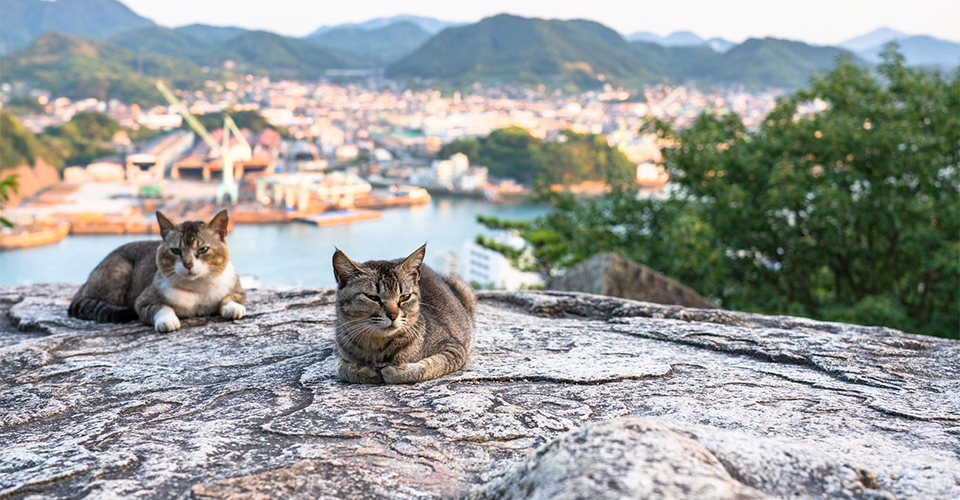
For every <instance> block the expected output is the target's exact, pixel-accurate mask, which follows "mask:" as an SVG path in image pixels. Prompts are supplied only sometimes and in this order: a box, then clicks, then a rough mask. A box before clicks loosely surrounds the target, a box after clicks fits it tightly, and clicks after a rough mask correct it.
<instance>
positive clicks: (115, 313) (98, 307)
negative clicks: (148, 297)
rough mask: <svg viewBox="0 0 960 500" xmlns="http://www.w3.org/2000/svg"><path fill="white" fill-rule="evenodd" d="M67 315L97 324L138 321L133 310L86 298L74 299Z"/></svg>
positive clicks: (138, 317) (137, 316)
mask: <svg viewBox="0 0 960 500" xmlns="http://www.w3.org/2000/svg"><path fill="white" fill-rule="evenodd" d="M68 313H69V314H70V317H73V318H80V319H90V320H93V321H96V322H98V323H126V322H129V321H136V320H138V319H140V316H139V315H138V314H137V311H136V310H135V309H133V308H130V307H124V306H118V305H116V304H111V303H109V302H105V301H103V300H100V299H93V298H86V297H83V298H74V299H73V302H71V303H70V309H69V310H68Z"/></svg>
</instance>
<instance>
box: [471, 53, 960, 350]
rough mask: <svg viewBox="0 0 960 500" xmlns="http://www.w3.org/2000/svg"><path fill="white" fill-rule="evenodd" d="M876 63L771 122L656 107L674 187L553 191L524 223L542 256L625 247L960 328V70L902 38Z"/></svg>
mask: <svg viewBox="0 0 960 500" xmlns="http://www.w3.org/2000/svg"><path fill="white" fill-rule="evenodd" d="M877 71H878V73H879V74H878V76H877V77H874V76H873V75H871V74H870V73H869V72H868V71H867V70H864V69H861V68H859V67H856V66H854V65H852V64H850V63H849V61H845V60H841V61H840V62H839V64H838V66H837V68H836V69H835V70H834V71H832V72H831V73H829V74H827V75H826V76H824V77H822V78H815V79H813V80H812V82H811V85H810V86H809V88H807V89H805V90H802V91H800V92H798V93H796V94H794V95H792V96H789V97H787V98H784V99H782V100H780V101H779V102H778V105H777V106H776V108H775V109H774V110H773V111H772V112H771V113H770V115H769V116H768V117H767V118H766V120H765V122H764V123H763V124H762V125H761V126H760V127H759V129H758V130H749V129H747V128H746V127H744V126H743V124H742V123H741V121H740V119H739V118H738V117H737V116H736V115H726V116H716V115H711V114H704V115H702V116H701V117H700V118H699V119H698V120H696V121H695V123H694V124H693V125H692V126H691V127H690V128H688V129H685V130H681V131H674V130H673V129H672V127H671V125H670V124H668V123H662V122H658V123H654V124H653V125H652V127H653V129H654V130H656V131H657V133H659V134H660V136H661V138H662V139H663V141H664V144H665V147H664V148H663V149H662V152H663V154H664V162H665V165H666V167H667V170H668V172H669V173H670V175H671V178H672V180H673V182H675V183H676V186H677V189H676V190H674V191H673V193H672V194H671V196H670V198H668V199H666V200H659V201H658V200H645V199H639V197H638V192H637V190H636V189H635V188H634V187H632V186H628V185H623V186H621V188H620V189H615V190H614V191H613V192H612V193H610V194H609V195H607V196H605V197H602V198H598V199H594V200H589V201H586V202H583V203H575V202H573V201H572V200H571V199H569V198H565V197H562V196H557V195H553V197H554V200H555V201H556V202H557V204H556V205H555V207H554V208H553V209H552V210H551V212H550V213H549V214H547V215H546V216H544V217H541V218H539V219H537V220H535V221H533V222H532V223H531V224H529V226H528V227H526V228H521V229H520V233H521V235H523V236H524V237H525V238H526V239H527V240H528V241H530V242H531V244H532V246H533V247H534V256H535V257H536V260H537V264H538V266H539V267H540V268H541V269H555V268H563V267H566V266H569V265H572V264H574V263H576V262H579V261H581V260H584V259H586V258H588V257H589V256H591V255H593V254H595V253H599V252H604V251H614V252H617V253H620V254H621V255H623V256H624V257H627V258H631V259H634V260H637V261H639V262H642V263H644V264H647V265H648V266H650V267H653V268H654V269H657V270H659V271H661V272H664V273H666V274H667V275H669V276H671V277H673V278H675V279H678V280H680V281H682V282H684V283H685V284H687V285H689V286H692V287H693V288H694V289H696V290H697V291H699V292H700V293H702V294H705V295H707V296H710V297H712V298H714V299H717V300H718V301H720V302H721V303H722V305H723V306H724V307H726V308H730V309H739V310H746V311H756V312H763V313H773V314H793V315H800V316H808V317H812V318H817V319H823V320H838V321H847V322H853V323H860V324H867V325H883V326H889V327H894V328H899V329H903V330H906V331H910V332H917V333H926V334H933V335H940V336H946V337H953V338H958V337H960V170H958V169H960V71H958V72H957V73H955V74H953V76H952V77H947V76H944V75H942V74H940V73H937V72H927V71H923V70H915V69H910V68H907V67H905V66H904V65H903V59H902V57H901V56H900V55H899V54H897V53H896V50H895V48H890V49H888V50H887V52H886V53H885V54H884V63H883V64H882V65H880V66H879V68H878V70H877ZM814 103H822V105H821V106H820V107H821V108H823V109H821V110H819V111H817V112H812V113H802V112H801V110H803V109H809V107H808V106H807V105H811V104H814ZM488 223H489V225H491V226H492V227H497V226H498V225H499V222H498V221H488ZM545 234H546V235H549V237H544V235H545Z"/></svg>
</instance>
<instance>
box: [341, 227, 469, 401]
mask: <svg viewBox="0 0 960 500" xmlns="http://www.w3.org/2000/svg"><path fill="white" fill-rule="evenodd" d="M425 252H426V246H424V247H421V248H420V249H419V250H417V251H416V252H414V253H413V254H412V255H410V256H409V257H407V258H406V259H402V260H395V261H369V262H365V263H363V264H356V263H354V262H353V261H352V260H350V259H349V258H348V257H347V256H346V255H345V254H344V253H343V252H341V251H340V250H337V252H336V253H335V254H334V256H333V266H334V275H335V276H336V278H337V330H336V353H337V357H338V375H339V376H340V378H341V379H343V380H344V381H346V382H352V383H383V382H385V383H390V384H400V383H414V382H421V381H424V380H431V379H435V378H438V377H442V376H444V375H447V374H449V373H452V372H455V371H457V370H460V369H462V368H463V367H464V365H465V364H466V362H467V358H468V357H469V355H470V352H471V351H472V350H473V343H474V339H473V317H474V314H475V312H476V299H475V298H474V295H473V290H472V289H471V288H470V286H469V285H467V284H466V283H464V282H463V281H461V280H459V279H456V278H452V277H449V276H442V275H439V274H437V273H435V272H433V270H431V269H430V268H429V267H427V266H424V265H423V257H424V254H425Z"/></svg>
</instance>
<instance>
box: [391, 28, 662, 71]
mask: <svg viewBox="0 0 960 500" xmlns="http://www.w3.org/2000/svg"><path fill="white" fill-rule="evenodd" d="M617 40H619V41H617ZM601 74H602V75H604V78H610V77H613V78H615V79H620V78H624V79H625V78H631V79H633V78H638V77H640V78H642V77H653V76H655V75H652V74H649V72H648V71H647V70H646V69H645V68H644V66H643V64H642V62H641V61H640V60H639V59H638V58H637V57H636V56H635V55H634V54H633V53H632V51H631V50H630V49H629V44H627V43H626V41H624V40H623V38H622V37H621V36H620V35H619V34H618V33H616V32H615V31H613V30H611V29H609V28H606V27H605V26H603V25H601V24H599V23H594V22H591V21H557V20H544V19H529V18H523V17H517V16H512V15H508V14H501V15H498V16H494V17H489V18H486V19H483V20H482V21H480V22H478V23H476V24H472V25H469V26H464V27H460V28H449V29H447V30H444V31H443V32H441V33H440V34H438V35H437V36H435V37H433V38H431V39H430V40H429V41H428V42H427V43H425V44H424V45H423V46H422V47H420V48H419V49H417V50H416V51H415V52H414V53H412V54H410V55H409V56H407V57H405V58H403V59H401V60H400V61H397V62H396V63H394V64H393V65H391V66H390V67H388V68H387V75H388V76H392V77H400V78H403V77H421V78H440V79H451V80H458V81H461V82H472V81H474V80H477V81H498V80H502V81H514V82H524V83H540V82H544V81H562V80H570V81H573V82H575V83H577V84H578V85H580V86H587V87H589V86H596V85H597V84H598V83H599V82H598V77H599V75H601Z"/></svg>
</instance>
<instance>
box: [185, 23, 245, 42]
mask: <svg viewBox="0 0 960 500" xmlns="http://www.w3.org/2000/svg"><path fill="white" fill-rule="evenodd" d="M174 31H177V32H180V33H186V34H188V35H191V36H193V37H196V38H199V39H200V40H203V41H204V42H206V43H211V44H214V43H222V42H226V41H227V40H229V39H231V38H234V37H236V36H238V35H241V34H243V33H248V32H249V31H250V30H247V29H243V28H236V27H233V26H210V25H208V24H191V25H188V26H181V27H179V28H174Z"/></svg>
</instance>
